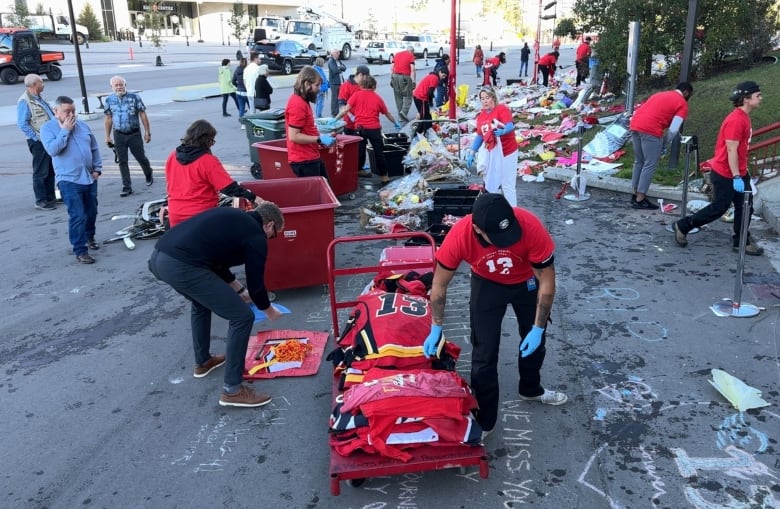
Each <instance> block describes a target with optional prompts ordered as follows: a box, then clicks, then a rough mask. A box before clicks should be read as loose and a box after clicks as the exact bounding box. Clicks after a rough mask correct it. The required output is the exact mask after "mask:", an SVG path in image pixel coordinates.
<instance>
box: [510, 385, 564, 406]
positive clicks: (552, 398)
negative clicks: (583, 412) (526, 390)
mask: <svg viewBox="0 0 780 509" xmlns="http://www.w3.org/2000/svg"><path fill="white" fill-rule="evenodd" d="M518 396H519V397H520V399H522V400H523V401H539V402H540V403H542V404H543V405H553V406H557V405H563V404H564V403H566V402H567V401H568V400H569V398H568V397H566V394H564V393H562V392H558V391H548V390H547V389H545V390H544V393H543V394H541V395H539V396H523V395H522V394H518Z"/></svg>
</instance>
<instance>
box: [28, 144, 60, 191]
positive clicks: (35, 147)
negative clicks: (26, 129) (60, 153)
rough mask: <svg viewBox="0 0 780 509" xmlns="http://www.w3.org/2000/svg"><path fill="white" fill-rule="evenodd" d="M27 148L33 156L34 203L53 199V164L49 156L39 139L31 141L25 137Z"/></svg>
mask: <svg viewBox="0 0 780 509" xmlns="http://www.w3.org/2000/svg"><path fill="white" fill-rule="evenodd" d="M27 148H29V149H30V153H31V154H32V156H33V172H32V181H33V193H34V194H35V203H36V204H43V203H49V202H52V201H54V166H53V165H52V163H51V157H50V156H49V154H47V153H46V149H45V148H43V143H41V140H38V141H33V140H31V139H29V138H27Z"/></svg>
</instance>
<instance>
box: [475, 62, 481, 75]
mask: <svg viewBox="0 0 780 509" xmlns="http://www.w3.org/2000/svg"><path fill="white" fill-rule="evenodd" d="M474 67H476V68H477V77H479V75H480V74H482V66H481V65H477V64H474Z"/></svg>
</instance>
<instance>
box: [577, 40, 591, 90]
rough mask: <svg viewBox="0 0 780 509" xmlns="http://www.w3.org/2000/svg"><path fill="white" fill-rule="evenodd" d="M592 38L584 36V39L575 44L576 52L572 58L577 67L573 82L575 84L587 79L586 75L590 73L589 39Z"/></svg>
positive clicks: (578, 84)
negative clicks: (575, 80) (575, 78)
mask: <svg viewBox="0 0 780 509" xmlns="http://www.w3.org/2000/svg"><path fill="white" fill-rule="evenodd" d="M591 40H592V39H591V38H590V36H587V37H585V39H584V40H583V41H582V42H581V43H580V45H579V46H577V54H576V56H575V58H574V65H575V67H576V68H577V82H576V83H575V86H578V87H579V86H580V83H582V82H583V81H585V80H586V79H588V75H590V54H591V50H590V41H591Z"/></svg>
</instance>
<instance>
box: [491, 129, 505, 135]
mask: <svg viewBox="0 0 780 509" xmlns="http://www.w3.org/2000/svg"><path fill="white" fill-rule="evenodd" d="M493 134H494V135H495V136H496V137H499V136H503V135H505V134H506V127H502V128H500V129H493Z"/></svg>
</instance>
